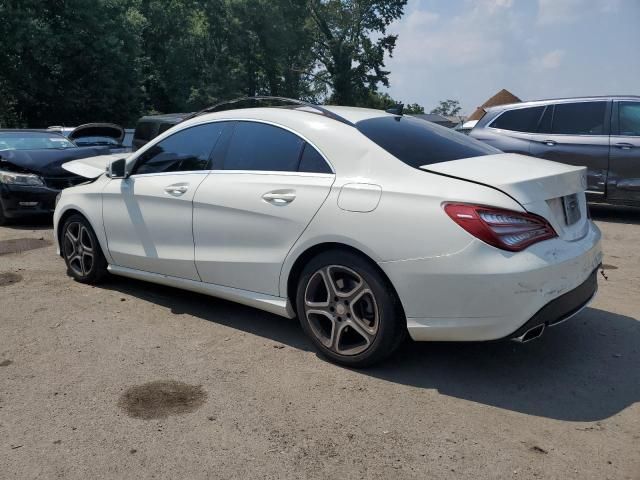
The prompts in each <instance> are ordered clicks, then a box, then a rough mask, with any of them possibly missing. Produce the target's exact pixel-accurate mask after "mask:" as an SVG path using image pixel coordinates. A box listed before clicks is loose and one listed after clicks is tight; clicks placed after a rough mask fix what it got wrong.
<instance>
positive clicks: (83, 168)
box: [62, 153, 126, 178]
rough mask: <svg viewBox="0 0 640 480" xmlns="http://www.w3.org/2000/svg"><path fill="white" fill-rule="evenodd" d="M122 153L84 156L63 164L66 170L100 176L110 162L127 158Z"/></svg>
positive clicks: (91, 176)
mask: <svg viewBox="0 0 640 480" xmlns="http://www.w3.org/2000/svg"><path fill="white" fill-rule="evenodd" d="M125 157H126V155H123V154H122V153H114V154H111V155H98V156H97V157H89V158H83V159H81V160H73V161H71V162H67V163H65V164H63V165H62V168H64V169H65V170H66V171H68V172H71V173H74V174H76V175H80V176H81V177H85V178H98V177H99V176H100V175H102V174H103V173H104V172H106V171H107V168H108V167H109V164H111V162H113V161H114V160H118V159H120V158H125Z"/></svg>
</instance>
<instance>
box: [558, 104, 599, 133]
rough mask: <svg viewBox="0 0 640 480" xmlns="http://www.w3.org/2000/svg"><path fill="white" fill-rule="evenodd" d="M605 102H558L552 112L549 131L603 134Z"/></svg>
mask: <svg viewBox="0 0 640 480" xmlns="http://www.w3.org/2000/svg"><path fill="white" fill-rule="evenodd" d="M606 110H607V102H581V103H559V104H557V105H556V106H555V110H554V112H553V126H552V129H551V133H557V134H566V135H603V134H604V133H605V128H604V113H605V111H606Z"/></svg>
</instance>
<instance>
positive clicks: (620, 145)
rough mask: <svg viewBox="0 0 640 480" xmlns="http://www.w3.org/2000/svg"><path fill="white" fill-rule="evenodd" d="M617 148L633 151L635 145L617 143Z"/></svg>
mask: <svg viewBox="0 0 640 480" xmlns="http://www.w3.org/2000/svg"><path fill="white" fill-rule="evenodd" d="M616 147H618V148H620V149H622V150H631V149H632V148H633V145H631V144H630V143H616Z"/></svg>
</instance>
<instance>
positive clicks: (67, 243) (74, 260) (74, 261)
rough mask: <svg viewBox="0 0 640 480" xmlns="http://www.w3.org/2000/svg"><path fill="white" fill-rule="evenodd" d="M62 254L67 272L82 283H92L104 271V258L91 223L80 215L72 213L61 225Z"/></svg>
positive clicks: (99, 277)
mask: <svg viewBox="0 0 640 480" xmlns="http://www.w3.org/2000/svg"><path fill="white" fill-rule="evenodd" d="M60 244H61V249H62V255H63V257H64V260H65V263H66V264H67V270H68V272H69V274H70V275H71V276H72V277H73V278H75V279H76V280H78V281H80V282H84V283H94V282H97V281H98V280H100V279H101V278H102V276H103V275H104V273H105V272H106V260H105V259H104V256H103V255H102V251H101V250H100V245H99V244H98V239H97V238H96V235H95V233H94V232H93V229H92V228H91V225H89V223H88V222H87V220H86V219H85V218H84V217H82V216H80V215H72V216H71V217H69V219H68V220H67V221H66V222H65V224H64V226H63V227H62V234H61V236H60Z"/></svg>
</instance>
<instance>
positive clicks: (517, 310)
mask: <svg viewBox="0 0 640 480" xmlns="http://www.w3.org/2000/svg"><path fill="white" fill-rule="evenodd" d="M601 262H602V252H601V249H600V231H599V230H598V228H597V227H596V226H595V225H594V224H593V223H591V222H590V223H589V229H588V232H587V234H586V235H585V236H584V237H583V238H581V239H580V240H576V241H572V242H568V241H564V240H561V239H553V240H547V241H545V242H540V243H538V244H535V245H533V246H531V247H529V248H528V249H526V250H525V251H523V252H518V253H509V252H503V251H501V250H498V249H496V248H493V247H490V246H488V245H486V244H484V243H482V242H480V241H475V240H474V241H472V242H471V243H470V244H469V245H468V246H467V248H465V249H463V250H462V251H460V252H458V253H456V254H453V255H447V256H441V257H433V258H423V259H415V260H408V261H401V262H382V263H380V267H381V268H382V269H383V270H384V271H385V273H386V274H387V275H388V276H389V278H390V280H391V282H392V283H393V285H394V286H395V288H396V291H397V292H398V295H399V297H400V300H401V302H402V306H403V308H404V311H405V314H406V317H407V328H408V330H409V334H410V335H411V337H412V338H413V339H414V340H418V341H484V340H497V339H501V338H511V337H513V336H514V335H515V334H517V333H518V332H520V330H521V329H524V331H525V332H526V331H527V330H529V329H530V328H532V327H533V326H535V325H534V324H530V325H529V327H528V328H525V325H526V324H527V323H528V322H530V321H534V322H535V321H537V322H538V324H539V323H543V324H545V325H550V324H553V323H554V322H556V321H558V320H562V319H564V318H565V317H566V316H567V315H570V314H571V311H572V310H574V309H580V308H581V307H582V306H584V304H586V303H587V302H588V301H589V299H590V298H591V297H592V296H593V294H594V293H595V289H594V290H593V292H591V295H588V294H589V291H588V289H589V288H591V287H590V285H591V283H589V282H590V281H591V280H590V279H593V285H595V284H596V283H595V277H594V270H596V268H597V267H598V265H600V263H601ZM583 285H586V286H585V287H584V288H581V287H582V286H583ZM574 291H575V294H574V295H569V296H568V297H564V296H565V295H566V294H570V293H571V292H574ZM585 292H586V293H585ZM585 295H586V296H588V297H589V298H586V297H585ZM562 297H564V298H565V300H566V302H565V301H562V300H560V299H561V298H562ZM556 299H558V302H557V303H556V302H554V301H555V300H556ZM540 312H542V313H540ZM574 313H575V312H574Z"/></svg>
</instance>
